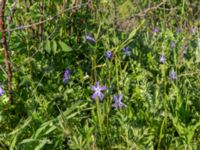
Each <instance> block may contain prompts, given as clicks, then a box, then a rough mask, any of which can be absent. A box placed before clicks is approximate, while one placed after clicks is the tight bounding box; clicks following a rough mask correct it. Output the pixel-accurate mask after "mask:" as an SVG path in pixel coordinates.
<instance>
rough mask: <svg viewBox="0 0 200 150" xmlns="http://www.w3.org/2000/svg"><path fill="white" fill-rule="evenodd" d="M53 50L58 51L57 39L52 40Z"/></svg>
mask: <svg viewBox="0 0 200 150" xmlns="http://www.w3.org/2000/svg"><path fill="white" fill-rule="evenodd" d="M52 50H53V52H54V53H56V51H57V43H56V41H55V40H53V41H52Z"/></svg>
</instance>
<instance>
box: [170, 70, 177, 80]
mask: <svg viewBox="0 0 200 150" xmlns="http://www.w3.org/2000/svg"><path fill="white" fill-rule="evenodd" d="M169 77H170V78H171V79H172V80H176V78H177V76H176V72H175V71H172V72H171V74H170V75H169Z"/></svg>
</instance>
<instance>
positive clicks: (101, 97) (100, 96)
mask: <svg viewBox="0 0 200 150" xmlns="http://www.w3.org/2000/svg"><path fill="white" fill-rule="evenodd" d="M98 96H99V99H100V100H103V97H104V94H103V93H102V92H100V93H99V94H98Z"/></svg>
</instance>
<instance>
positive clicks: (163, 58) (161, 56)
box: [160, 55, 165, 64]
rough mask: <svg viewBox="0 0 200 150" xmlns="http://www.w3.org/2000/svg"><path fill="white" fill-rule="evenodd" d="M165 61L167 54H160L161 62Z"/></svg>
mask: <svg viewBox="0 0 200 150" xmlns="http://www.w3.org/2000/svg"><path fill="white" fill-rule="evenodd" d="M164 62H165V56H164V55H160V63H162V64H164Z"/></svg>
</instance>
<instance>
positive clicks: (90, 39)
mask: <svg viewBox="0 0 200 150" xmlns="http://www.w3.org/2000/svg"><path fill="white" fill-rule="evenodd" d="M85 41H86V42H91V43H95V39H94V36H93V35H92V34H91V33H89V34H87V35H86V36H85Z"/></svg>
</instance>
